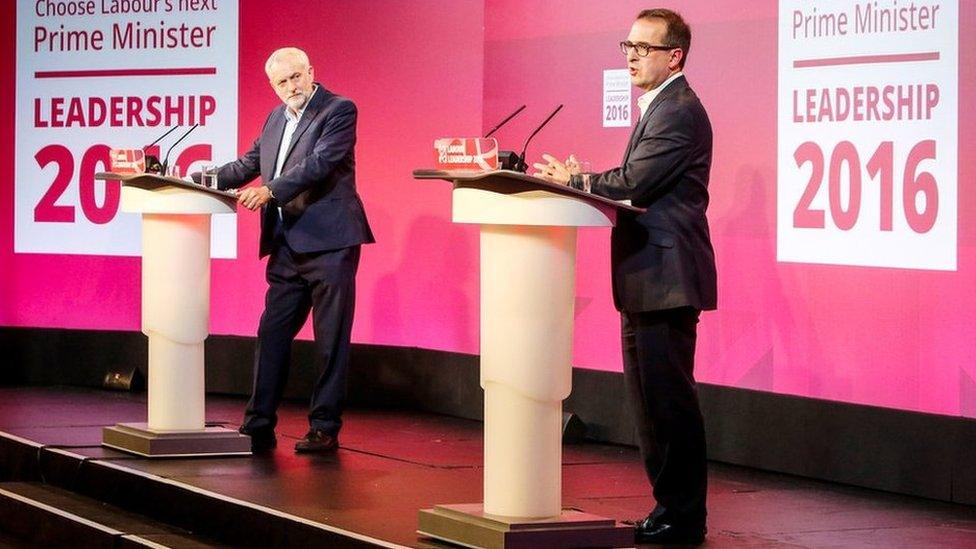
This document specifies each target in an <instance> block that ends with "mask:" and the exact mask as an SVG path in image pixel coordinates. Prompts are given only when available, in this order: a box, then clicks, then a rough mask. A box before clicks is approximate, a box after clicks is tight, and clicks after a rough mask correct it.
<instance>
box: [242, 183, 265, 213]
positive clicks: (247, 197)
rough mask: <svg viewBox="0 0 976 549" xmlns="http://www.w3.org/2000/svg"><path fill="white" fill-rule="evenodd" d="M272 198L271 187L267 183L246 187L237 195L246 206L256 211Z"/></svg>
mask: <svg viewBox="0 0 976 549" xmlns="http://www.w3.org/2000/svg"><path fill="white" fill-rule="evenodd" d="M269 200H271V189H269V188H268V186H267V185H261V186H260V187H251V188H248V189H244V190H243V191H241V193H240V194H238V195H237V201H238V202H240V203H241V205H242V206H244V207H245V208H247V209H249V210H251V211H254V210H256V209H258V208H260V207H261V206H264V205H265V204H267V203H268V201H269Z"/></svg>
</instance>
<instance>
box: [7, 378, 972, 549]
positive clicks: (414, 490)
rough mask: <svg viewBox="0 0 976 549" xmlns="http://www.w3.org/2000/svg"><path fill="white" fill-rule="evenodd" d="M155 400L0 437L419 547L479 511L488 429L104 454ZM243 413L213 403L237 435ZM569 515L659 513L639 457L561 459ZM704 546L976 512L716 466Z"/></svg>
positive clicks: (860, 538)
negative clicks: (320, 449) (441, 513)
mask: <svg viewBox="0 0 976 549" xmlns="http://www.w3.org/2000/svg"><path fill="white" fill-rule="evenodd" d="M145 398H146V397H145V394H135V395H133V394H128V393H114V392H105V391H99V390H87V389H78V388H61V387H59V388H9V387H8V388H0V432H2V433H5V434H6V435H2V436H12V437H14V438H16V439H19V440H23V441H32V442H34V443H37V444H40V445H44V446H45V447H47V448H48V449H51V448H61V449H63V450H65V451H66V452H69V453H70V454H74V455H80V456H84V457H85V458H87V459H86V461H88V462H91V463H99V464H106V465H111V466H113V468H114V469H122V470H126V471H131V472H133V473H137V474H140V475H141V476H143V477H146V478H154V479H165V480H164V482H166V483H168V484H170V485H173V484H175V485H179V486H184V487H188V488H190V489H193V490H195V491H198V492H201V493H207V494H213V495H219V496H220V497H226V498H229V499H230V500H233V501H238V502H247V504H249V505H251V506H253V507H254V508H255V509H262V510H274V511H273V512H277V513H280V514H284V515H288V516H291V517H295V518H296V520H300V521H303V522H309V523H317V524H322V525H327V526H328V527H329V528H334V529H337V530H341V531H345V532H350V533H354V534H355V535H356V536H357V537H359V539H360V540H361V541H365V542H371V541H376V542H386V543H393V544H400V545H406V546H417V545H418V544H420V543H422V540H420V539H418V538H417V535H416V534H415V530H416V528H417V511H418V509H422V508H428V507H431V506H432V505H434V504H443V503H473V502H480V501H481V495H482V485H481V473H482V470H481V460H482V455H481V454H482V441H481V424H480V423H479V422H475V421H468V420H462V419H456V418H450V417H444V416H437V415H430V414H424V413H417V412H410V411H394V410H349V411H348V412H347V413H346V416H345V426H344V428H343V431H342V433H341V435H340V445H341V446H340V449H339V450H338V451H337V452H336V453H335V454H333V455H324V456H308V455H296V454H295V453H294V451H293V445H294V442H295V441H296V440H297V439H299V438H300V437H301V436H302V435H304V433H305V430H306V422H305V416H304V407H303V406H302V404H301V403H286V404H285V405H284V406H283V408H282V413H281V421H280V424H279V426H278V448H277V450H276V451H274V452H273V453H270V454H268V455H262V456H256V457H245V458H240V457H236V458H204V459H161V460H148V459H143V458H137V457H133V456H129V455H126V454H123V453H120V452H116V451H113V450H110V449H105V448H102V447H100V446H99V443H100V441H101V429H102V427H104V426H107V425H114V424H115V423H122V422H139V421H145V419H146V404H145ZM243 407H244V401H243V400H242V399H239V398H230V397H215V396H211V397H208V399H207V419H208V421H209V422H220V423H224V424H226V426H228V427H236V426H237V425H238V423H239V421H240V418H241V413H242V410H243ZM563 464H564V465H563V504H564V507H569V508H575V509H579V510H582V511H585V512H587V513H592V514H596V515H602V516H606V517H611V518H615V519H617V520H621V521H632V520H635V519H640V518H642V517H643V516H644V515H645V514H646V513H647V511H648V510H649V509H650V508H651V507H652V505H653V500H652V499H651V497H650V494H649V489H648V486H647V482H646V480H645V478H644V474H643V472H642V470H641V467H640V466H639V464H638V461H637V455H636V451H635V450H634V449H631V448H627V447H619V446H610V445H601V444H583V445H568V446H565V447H564V451H563ZM710 475H711V476H710V484H709V517H708V528H709V536H708V540H707V545H706V546H708V547H773V546H776V547H781V546H795V547H976V508H973V507H966V506H961V505H952V504H946V503H940V502H934V501H929V500H923V499H917V498H911V497H905V496H898V495H892V494H886V493H881V492H875V491H870V490H865V489H859V488H851V487H845V486H839V485H834V484H828V483H824V482H818V481H812V480H807V479H802V478H797V477H792V476H786V475H778V474H773V473H764V472H758V471H754V470H749V469H744V468H740V467H734V466H729V465H723V464H719V463H712V464H710Z"/></svg>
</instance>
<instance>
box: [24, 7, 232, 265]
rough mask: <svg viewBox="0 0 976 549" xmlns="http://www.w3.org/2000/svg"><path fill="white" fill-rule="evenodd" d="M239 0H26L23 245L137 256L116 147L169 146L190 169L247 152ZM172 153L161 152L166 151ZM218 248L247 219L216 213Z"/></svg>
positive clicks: (136, 224)
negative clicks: (122, 201)
mask: <svg viewBox="0 0 976 549" xmlns="http://www.w3.org/2000/svg"><path fill="white" fill-rule="evenodd" d="M237 50H238V5H237V2H236V1H233V2H229V1H220V2H218V1H217V0H92V1H69V0H40V1H36V0H21V1H20V2H19V3H18V6H17V84H16V86H17V116H16V118H17V126H16V132H17V133H16V168H15V190H14V195H15V224H14V230H15V237H14V242H15V244H14V248H15V251H16V252H18V253H24V252H33V253H64V254H92V255H122V256H137V255H140V252H141V230H140V218H139V216H138V215H136V214H131V213H124V212H120V211H119V209H118V205H119V189H120V186H119V183H118V182H117V181H112V182H106V181H96V180H95V179H94V177H93V175H94V174H95V173H96V172H100V171H108V168H109V166H108V149H109V148H140V147H143V146H145V145H148V144H149V143H151V142H153V141H154V140H156V139H157V138H158V137H159V136H161V135H163V134H164V133H165V132H166V131H167V130H169V129H170V128H171V127H173V126H181V127H180V128H178V129H176V131H174V132H172V133H171V134H169V136H167V137H166V138H165V139H163V140H162V141H160V143H159V145H158V146H157V148H158V152H156V151H155V150H150V151H149V152H150V153H151V154H157V155H158V156H159V157H160V159H161V160H162V158H163V157H164V156H165V154H166V152H167V150H168V149H169V148H170V146H171V145H172V144H173V143H174V142H175V141H176V140H177V139H178V138H179V137H180V136H181V135H183V133H184V132H186V131H187V130H188V129H190V127H191V126H193V125H194V124H199V127H198V128H197V129H196V130H195V131H194V132H193V133H191V134H189V135H188V136H187V138H186V139H185V140H183V141H182V142H181V143H179V144H178V145H177V146H176V147H174V148H173V150H172V151H171V152H170V153H169V163H170V164H171V165H172V164H175V165H176V166H178V168H179V170H180V174H182V175H186V174H189V173H190V172H192V171H198V170H199V169H200V168H201V167H202V166H203V165H204V164H206V163H208V162H209V161H210V160H211V159H227V158H235V157H236V156H237V63H238V54H237ZM160 153H161V154H160ZM212 230H213V234H212V237H213V238H212V247H211V254H212V255H213V257H224V258H227V257H235V256H236V247H237V246H236V234H237V231H236V216H235V215H230V214H227V215H215V216H213V224H212Z"/></svg>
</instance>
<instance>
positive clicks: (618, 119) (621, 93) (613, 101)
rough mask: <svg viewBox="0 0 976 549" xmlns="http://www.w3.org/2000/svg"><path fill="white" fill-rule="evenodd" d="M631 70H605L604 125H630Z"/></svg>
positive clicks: (619, 126) (614, 126)
mask: <svg viewBox="0 0 976 549" xmlns="http://www.w3.org/2000/svg"><path fill="white" fill-rule="evenodd" d="M630 91H631V84H630V72H629V71H628V70H627V69H605V70H604V71H603V127H604V128H628V127H630V111H631V104H630Z"/></svg>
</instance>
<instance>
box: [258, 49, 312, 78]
mask: <svg viewBox="0 0 976 549" xmlns="http://www.w3.org/2000/svg"><path fill="white" fill-rule="evenodd" d="M285 59H294V60H295V61H298V62H299V64H301V65H302V67H304V68H306V69H307V68H308V67H309V66H310V64H309V62H308V55H307V54H306V53H305V52H303V51H302V50H300V49H298V48H293V47H288V48H278V49H276V50H275V51H273V52H271V57H268V60H267V61H266V62H265V63H264V72H265V73H268V72H270V71H271V66H272V65H274V64H275V63H277V62H279V61H284V60H285Z"/></svg>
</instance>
